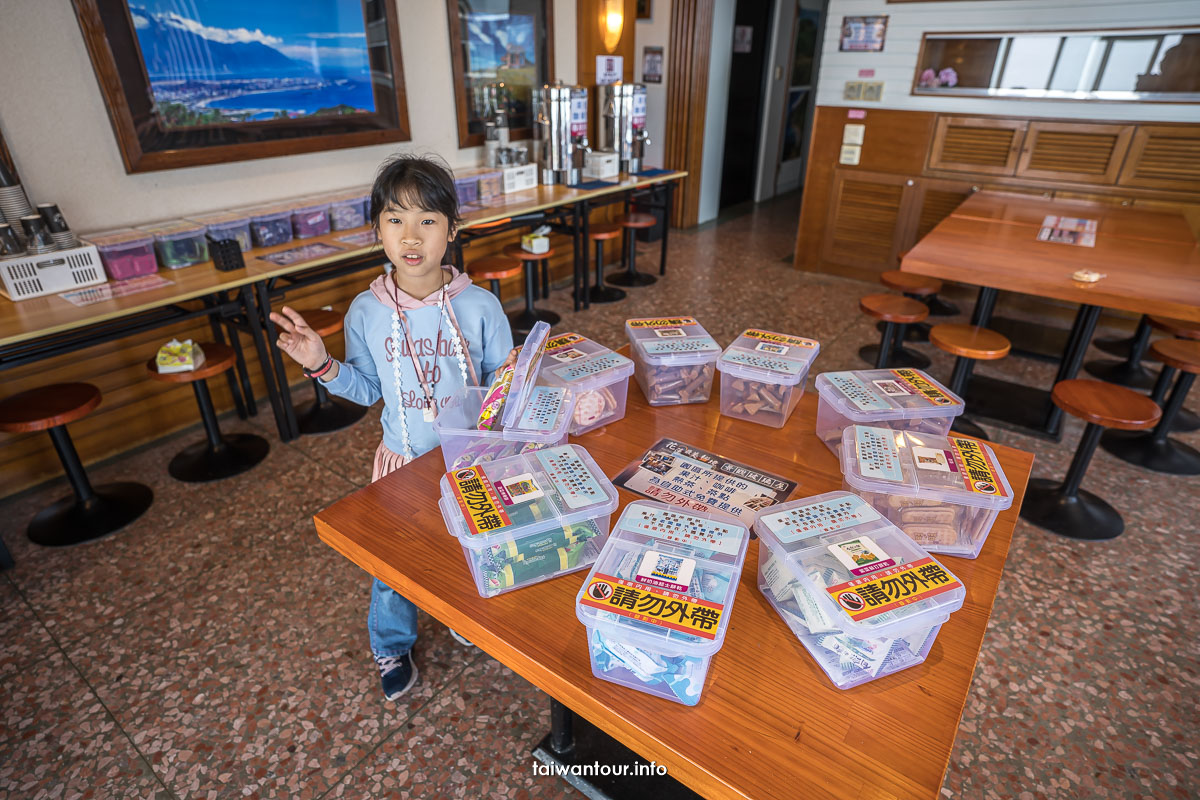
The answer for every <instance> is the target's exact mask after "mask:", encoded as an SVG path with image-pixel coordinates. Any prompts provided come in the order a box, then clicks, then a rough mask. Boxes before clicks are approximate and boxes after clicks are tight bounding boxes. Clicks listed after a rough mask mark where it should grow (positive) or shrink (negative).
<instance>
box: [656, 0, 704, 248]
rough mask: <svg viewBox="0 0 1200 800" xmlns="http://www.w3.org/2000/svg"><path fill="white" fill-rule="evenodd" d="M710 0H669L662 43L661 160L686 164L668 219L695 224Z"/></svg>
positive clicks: (667, 163) (676, 165) (677, 165)
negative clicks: (664, 60)
mask: <svg viewBox="0 0 1200 800" xmlns="http://www.w3.org/2000/svg"><path fill="white" fill-rule="evenodd" d="M712 26H713V0H674V2H672V3H671V38H670V44H669V46H668V48H667V50H668V53H669V56H668V59H669V62H670V63H669V64H668V66H667V141H666V148H665V156H664V159H663V160H664V162H665V163H664V166H666V167H668V168H670V169H681V170H687V172H688V177H687V179H686V180H685V181H684V182H683V186H682V187H681V191H679V192H678V193H677V195H676V197H677V200H676V202H675V208H674V210H673V215H672V222H673V224H675V225H677V226H680V227H690V226H692V225H695V224H696V222H697V221H698V220H699V217H700V174H701V169H702V167H703V162H704V116H705V113H706V111H707V108H708V72H709V54H710V52H711V50H712Z"/></svg>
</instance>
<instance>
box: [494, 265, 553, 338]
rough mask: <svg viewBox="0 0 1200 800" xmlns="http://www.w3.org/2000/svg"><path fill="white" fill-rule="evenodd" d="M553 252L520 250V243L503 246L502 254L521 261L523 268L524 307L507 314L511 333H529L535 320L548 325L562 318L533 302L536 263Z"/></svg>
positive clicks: (535, 295)
mask: <svg viewBox="0 0 1200 800" xmlns="http://www.w3.org/2000/svg"><path fill="white" fill-rule="evenodd" d="M553 254H554V250H553V249H551V250H550V252H548V253H530V252H529V251H528V250H522V249H521V246H520V245H517V244H510V245H507V246H505V248H504V256H505V257H506V258H512V259H516V260H517V261H520V262H521V265H522V266H523V268H524V269H525V309H524V310H523V311H517V312H515V313H513V314H509V315H508V324H509V325H510V326H512V329H513V333H529V331H530V330H531V329H532V328H533V326H534V324H535V323H537V322H539V321H540V322H546V323H548V324H550V325H557V324H558V322H559V320H561V319H562V317H560V316H559V315H558V314H555V313H554V312H553V311H544V310H542V309H540V308H534V306H533V302H534V299H535V298H536V297H537V293H538V292H537V269H538V263H539V262H541V261H544V260H545V259H547V258H549V257H550V256H551V255H553Z"/></svg>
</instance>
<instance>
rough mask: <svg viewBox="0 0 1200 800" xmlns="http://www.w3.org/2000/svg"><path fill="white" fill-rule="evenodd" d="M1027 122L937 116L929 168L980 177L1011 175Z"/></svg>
mask: <svg viewBox="0 0 1200 800" xmlns="http://www.w3.org/2000/svg"><path fill="white" fill-rule="evenodd" d="M1028 124H1029V123H1028V121H1026V120H1023V119H993V118H990V117H938V121H937V128H936V130H935V131H934V134H933V145H932V147H930V150H929V168H930V169H935V170H946V171H948V172H971V173H974V174H979V175H1012V174H1013V172H1014V171H1015V170H1016V168H1017V157H1018V156H1019V155H1020V153H1021V142H1022V141H1023V140H1024V138H1025V128H1026V126H1027V125H1028Z"/></svg>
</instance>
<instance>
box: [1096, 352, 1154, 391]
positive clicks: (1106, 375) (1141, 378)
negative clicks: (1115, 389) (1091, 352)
mask: <svg viewBox="0 0 1200 800" xmlns="http://www.w3.org/2000/svg"><path fill="white" fill-rule="evenodd" d="M1083 368H1084V369H1085V370H1087V373H1088V374H1089V375H1091V376H1092V377H1094V378H1099V379H1100V380H1102V381H1104V382H1105V383H1115V384H1116V385H1117V386H1127V387H1129V388H1130V389H1146V390H1148V389H1152V388H1153V387H1154V378H1155V376H1154V375H1152V374H1151V373H1150V370H1148V369H1146V368H1145V367H1143V366H1142V365H1141V364H1130V363H1129V362H1128V361H1108V360H1100V359H1097V360H1095V361H1089V362H1087V363H1086V364H1084V365H1083Z"/></svg>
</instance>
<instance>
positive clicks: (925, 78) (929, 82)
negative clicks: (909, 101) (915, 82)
mask: <svg viewBox="0 0 1200 800" xmlns="http://www.w3.org/2000/svg"><path fill="white" fill-rule="evenodd" d="M920 85H921V87H922V88H925V89H932V88H935V87H936V86H937V85H938V79H937V74H936V73H935V72H934V71H933V70H932V69H927V70H925V71H924V72H922V73H921V80H920Z"/></svg>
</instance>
